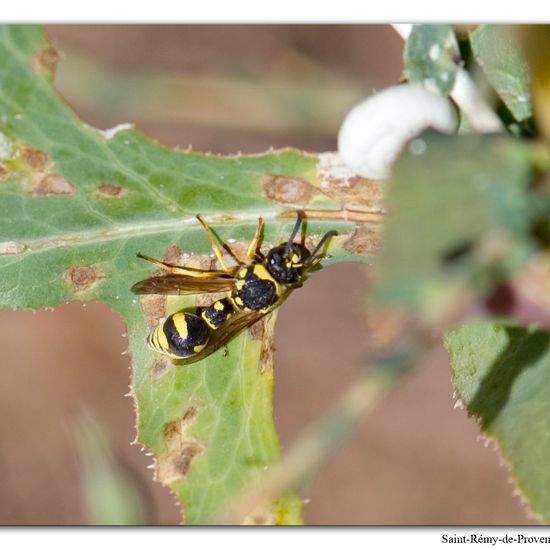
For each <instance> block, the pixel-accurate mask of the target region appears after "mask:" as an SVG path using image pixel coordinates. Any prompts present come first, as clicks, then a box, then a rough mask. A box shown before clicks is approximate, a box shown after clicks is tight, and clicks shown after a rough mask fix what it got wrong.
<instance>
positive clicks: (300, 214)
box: [283, 210, 304, 258]
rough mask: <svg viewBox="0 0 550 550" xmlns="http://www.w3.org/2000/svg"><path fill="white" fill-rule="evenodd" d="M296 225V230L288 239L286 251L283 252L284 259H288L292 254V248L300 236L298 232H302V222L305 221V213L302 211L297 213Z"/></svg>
mask: <svg viewBox="0 0 550 550" xmlns="http://www.w3.org/2000/svg"><path fill="white" fill-rule="evenodd" d="M296 216H297V219H296V223H295V224H294V229H293V230H292V233H291V234H290V238H289V239H288V242H287V243H286V246H285V250H284V252H283V257H285V258H286V257H287V256H288V254H289V252H290V247H291V246H292V243H293V242H294V237H296V235H297V234H298V231H299V230H300V226H301V225H302V222H303V221H304V213H303V211H302V210H297V211H296Z"/></svg>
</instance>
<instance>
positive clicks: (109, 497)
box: [75, 414, 144, 525]
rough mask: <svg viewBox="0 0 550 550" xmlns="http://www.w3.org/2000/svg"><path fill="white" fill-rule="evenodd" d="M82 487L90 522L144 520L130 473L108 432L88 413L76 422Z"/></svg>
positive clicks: (119, 522)
mask: <svg viewBox="0 0 550 550" xmlns="http://www.w3.org/2000/svg"><path fill="white" fill-rule="evenodd" d="M75 438H76V442H77V444H78V449H79V454H80V464H81V469H82V490H83V493H84V500H85V503H86V508H87V511H88V515H89V519H90V523H91V524H92V525H141V524H143V523H144V517H143V510H142V507H141V503H140V495H139V491H138V489H137V487H136V485H135V483H134V480H133V479H132V477H131V476H130V475H129V474H128V471H125V470H124V469H123V468H122V466H121V464H119V463H117V461H116V460H115V458H114V457H113V454H112V451H111V446H110V443H109V441H108V438H107V434H106V433H105V431H104V430H103V428H102V427H101V426H100V424H99V423H98V422H97V420H95V419H94V418H93V417H92V416H90V415H89V414H85V415H82V416H80V417H79V418H78V420H77V422H76V424H75Z"/></svg>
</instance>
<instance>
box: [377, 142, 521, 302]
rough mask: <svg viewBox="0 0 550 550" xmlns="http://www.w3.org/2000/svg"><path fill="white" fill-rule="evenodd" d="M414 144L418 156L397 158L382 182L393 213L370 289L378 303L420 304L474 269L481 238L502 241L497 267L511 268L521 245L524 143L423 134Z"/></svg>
mask: <svg viewBox="0 0 550 550" xmlns="http://www.w3.org/2000/svg"><path fill="white" fill-rule="evenodd" d="M416 145H417V146H418V147H420V150H421V154H415V153H418V149H414V148H412V149H411V150H412V151H413V152H408V153H406V154H405V155H403V156H402V157H401V159H400V160H399V161H398V163H397V164H396V166H395V168H394V172H393V176H392V179H391V182H390V185H389V189H388V196H387V204H388V207H389V210H390V211H391V212H392V213H393V214H392V215H391V216H390V217H389V219H388V220H387V223H386V225H385V228H384V240H383V246H382V249H381V251H380V254H379V256H378V257H377V269H378V277H377V285H376V287H375V288H374V291H373V292H374V298H375V299H376V300H377V301H378V302H379V303H382V304H392V303H394V304H395V303H401V304H407V305H409V306H413V307H416V308H419V309H422V308H429V307H430V305H432V304H433V303H438V302H440V301H441V299H442V296H443V294H444V293H445V292H446V290H447V289H448V288H449V285H452V283H453V282H454V281H457V280H463V279H464V278H465V277H471V276H474V275H475V274H477V273H478V272H479V271H480V268H481V266H480V259H479V258H478V255H476V253H475V251H476V246H478V245H479V243H481V242H482V241H483V240H486V239H489V238H495V239H497V238H498V239H500V240H504V241H505V242H506V251H505V252H504V257H503V258H502V261H501V265H502V268H503V269H504V270H510V269H513V267H514V266H516V265H517V262H518V260H520V259H521V258H522V257H523V255H524V254H523V252H522V251H523V250H525V251H526V250H527V249H528V235H527V231H528V227H529V223H528V220H529V214H530V208H529V200H528V196H527V184H528V182H529V178H530V174H531V166H530V160H529V149H528V147H527V145H526V144H524V143H522V142H520V141H518V140H513V139H510V138H506V137H502V136H465V137H456V136H455V137H446V136H442V135H440V134H425V135H424V136H422V137H421V138H417V140H416ZM434 228H437V230H435V229H434ZM488 275H489V276H490V277H491V279H492V280H494V279H495V277H498V276H502V273H499V272H494V271H493V272H492V273H490V274H488ZM483 281H484V280H483V278H482V280H481V281H478V282H480V283H482V284H483ZM472 282H474V281H472Z"/></svg>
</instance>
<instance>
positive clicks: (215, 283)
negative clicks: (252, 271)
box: [132, 273, 234, 294]
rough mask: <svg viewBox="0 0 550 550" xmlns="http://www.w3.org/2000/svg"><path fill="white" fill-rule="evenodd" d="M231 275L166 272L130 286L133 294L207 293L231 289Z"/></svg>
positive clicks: (232, 280)
mask: <svg viewBox="0 0 550 550" xmlns="http://www.w3.org/2000/svg"><path fill="white" fill-rule="evenodd" d="M233 287H234V279H233V277H217V278H214V277H211V278H204V279H202V278H199V277H189V276H186V275H180V274H177V273H167V274H166V275H159V276H158V277H149V279H145V280H143V281H139V282H138V283H136V284H135V285H134V286H133V287H132V292H133V293H134V294H208V293H214V292H229V291H231V290H233Z"/></svg>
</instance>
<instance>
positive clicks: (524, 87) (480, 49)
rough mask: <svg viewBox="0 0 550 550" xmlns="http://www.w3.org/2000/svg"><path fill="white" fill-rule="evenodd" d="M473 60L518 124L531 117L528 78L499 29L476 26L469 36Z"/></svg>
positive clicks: (503, 30) (518, 53) (523, 64)
mask: <svg viewBox="0 0 550 550" xmlns="http://www.w3.org/2000/svg"><path fill="white" fill-rule="evenodd" d="M470 42H471V44H472V50H473V53H474V57H475V59H476V60H477V62H478V63H479V65H480V66H481V68H482V69H483V72H484V73H485V75H486V76H487V78H488V80H489V82H490V83H491V85H492V86H493V88H494V89H495V91H496V92H497V94H498V95H499V96H500V98H501V99H502V101H504V103H505V104H506V106H507V107H508V109H510V111H511V113H512V115H513V116H514V118H515V119H516V120H517V121H518V122H521V121H523V120H526V119H528V118H530V117H531V116H532V114H533V113H532V107H531V78H530V75H529V68H528V66H527V63H526V61H525V59H524V58H523V55H522V53H521V51H520V49H519V48H518V47H517V45H516V44H515V42H514V40H513V39H512V37H511V36H510V34H509V32H507V30H506V28H504V27H502V26H501V25H480V26H479V27H478V28H477V29H476V30H475V31H474V32H472V33H471V34H470Z"/></svg>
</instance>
